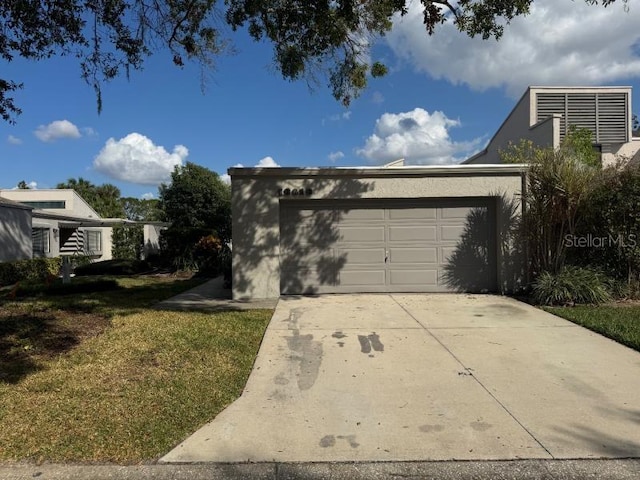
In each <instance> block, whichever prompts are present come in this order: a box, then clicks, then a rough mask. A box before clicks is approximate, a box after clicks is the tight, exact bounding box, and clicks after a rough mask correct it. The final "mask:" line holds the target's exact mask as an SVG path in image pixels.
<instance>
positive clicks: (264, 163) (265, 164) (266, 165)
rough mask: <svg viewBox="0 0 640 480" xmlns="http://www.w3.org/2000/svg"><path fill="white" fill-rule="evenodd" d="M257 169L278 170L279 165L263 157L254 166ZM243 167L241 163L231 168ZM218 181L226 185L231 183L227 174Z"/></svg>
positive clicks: (269, 158)
mask: <svg viewBox="0 0 640 480" xmlns="http://www.w3.org/2000/svg"><path fill="white" fill-rule="evenodd" d="M254 166H255V167H257V168H279V167H280V165H279V164H278V163H277V162H276V161H275V160H274V159H273V158H271V157H264V158H262V159H260V161H258V163H256V164H255V165H254ZM242 167H244V165H243V164H242V163H236V164H235V165H234V166H233V167H232V168H242ZM220 180H222V181H223V182H224V183H226V184H227V185H228V184H230V183H231V176H230V175H229V174H228V173H223V174H222V175H220Z"/></svg>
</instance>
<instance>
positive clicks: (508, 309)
mask: <svg viewBox="0 0 640 480" xmlns="http://www.w3.org/2000/svg"><path fill="white" fill-rule="evenodd" d="M483 310H486V311H487V312H489V313H491V314H493V315H505V316H512V315H526V314H527V313H528V312H527V311H526V310H525V309H524V308H520V307H516V306H513V305H501V304H499V303H496V304H492V305H487V306H486V307H485V308H484V309H483Z"/></svg>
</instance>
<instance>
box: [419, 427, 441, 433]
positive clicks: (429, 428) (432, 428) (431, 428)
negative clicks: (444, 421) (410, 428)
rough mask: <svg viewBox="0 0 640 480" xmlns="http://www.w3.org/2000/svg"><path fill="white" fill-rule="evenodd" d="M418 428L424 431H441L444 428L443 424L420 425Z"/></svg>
mask: <svg viewBox="0 0 640 480" xmlns="http://www.w3.org/2000/svg"><path fill="white" fill-rule="evenodd" d="M418 430H420V431H421V432H424V433H431V432H441V431H443V430H444V425H420V426H419V427H418Z"/></svg>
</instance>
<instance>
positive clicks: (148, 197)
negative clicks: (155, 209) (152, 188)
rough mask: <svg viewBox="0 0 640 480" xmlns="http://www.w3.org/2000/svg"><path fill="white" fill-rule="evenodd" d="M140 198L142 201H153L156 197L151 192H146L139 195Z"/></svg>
mask: <svg viewBox="0 0 640 480" xmlns="http://www.w3.org/2000/svg"><path fill="white" fill-rule="evenodd" d="M140 198H141V199H142V200H153V199H154V198H156V195H155V193H153V192H147V193H143V194H142V195H140Z"/></svg>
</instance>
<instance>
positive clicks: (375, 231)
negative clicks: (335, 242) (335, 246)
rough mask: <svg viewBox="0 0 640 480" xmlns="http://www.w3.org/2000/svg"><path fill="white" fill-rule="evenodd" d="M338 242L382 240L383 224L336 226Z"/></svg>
mask: <svg viewBox="0 0 640 480" xmlns="http://www.w3.org/2000/svg"><path fill="white" fill-rule="evenodd" d="M338 231H339V235H338V238H339V239H340V243H371V242H384V225H381V226H378V227H344V226H340V227H338Z"/></svg>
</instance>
